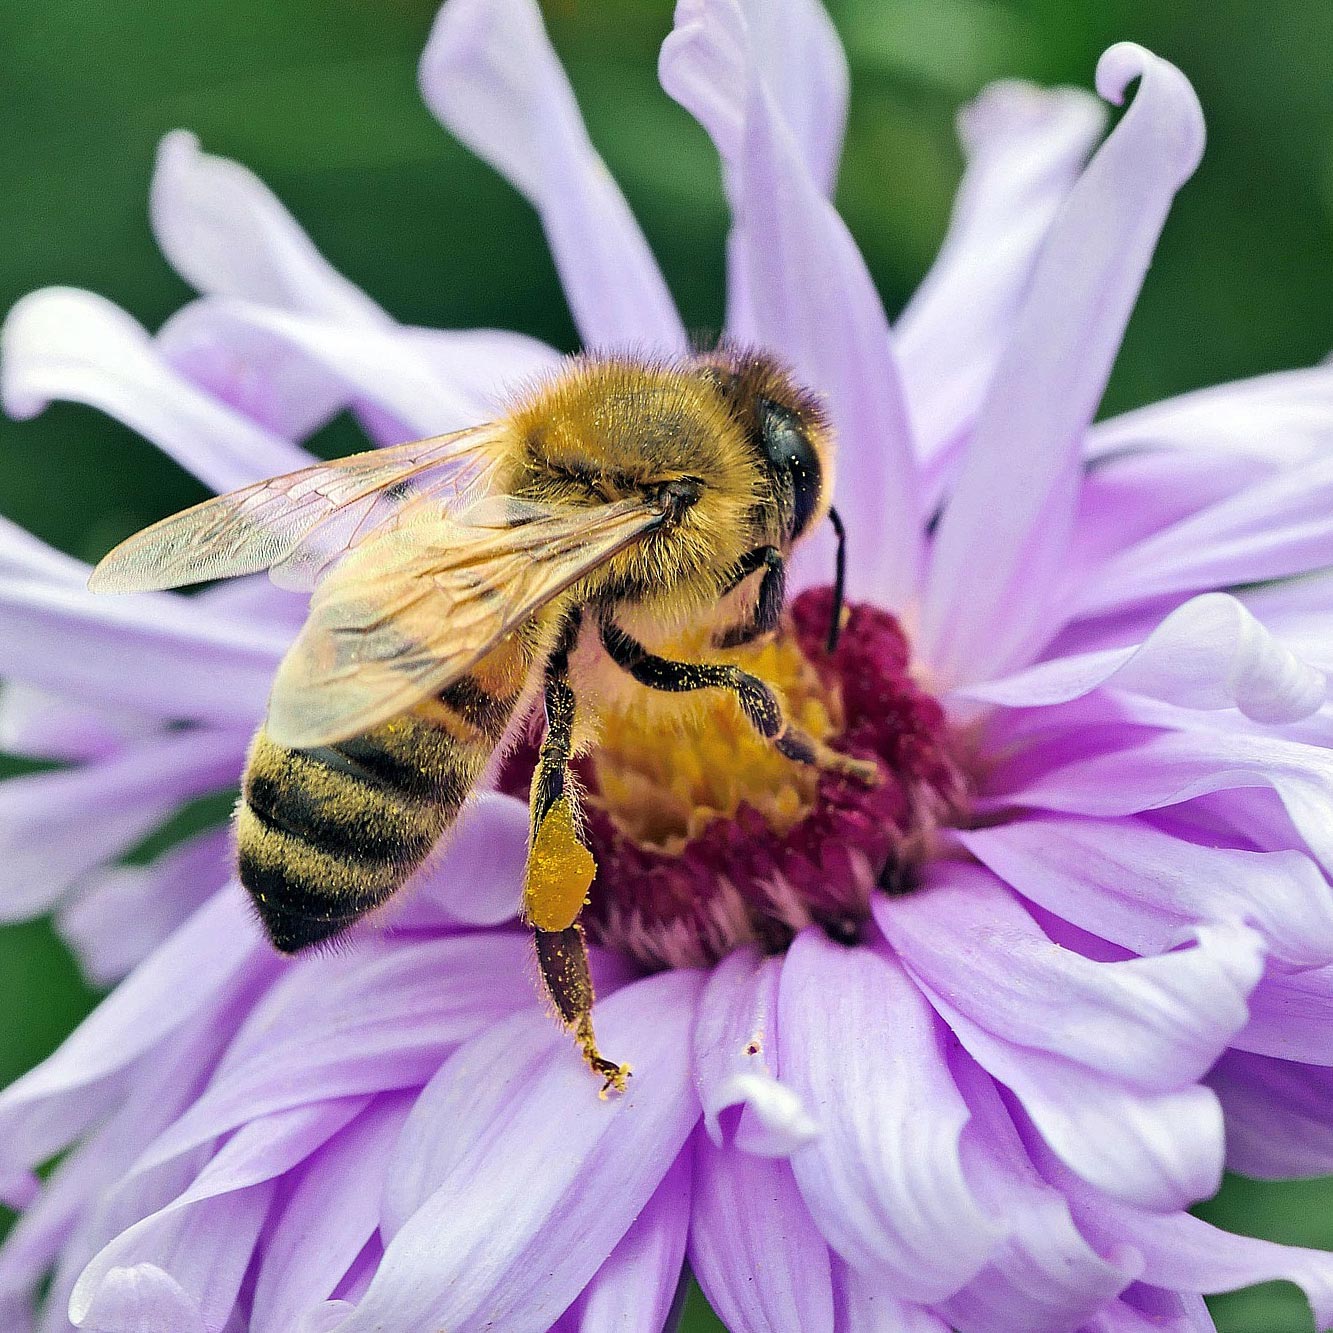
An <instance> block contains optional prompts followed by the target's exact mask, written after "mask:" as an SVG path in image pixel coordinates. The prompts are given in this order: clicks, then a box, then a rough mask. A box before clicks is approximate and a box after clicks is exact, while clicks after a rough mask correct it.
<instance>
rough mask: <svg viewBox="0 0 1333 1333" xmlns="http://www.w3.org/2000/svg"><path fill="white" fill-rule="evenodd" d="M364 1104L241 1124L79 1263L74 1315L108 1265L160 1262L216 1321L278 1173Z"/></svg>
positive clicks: (353, 1101)
mask: <svg viewBox="0 0 1333 1333" xmlns="http://www.w3.org/2000/svg"><path fill="white" fill-rule="evenodd" d="M365 1105H366V1102H365V1099H364V1098H348V1099H344V1100H342V1101H333V1102H324V1103H320V1104H317V1105H313V1106H302V1107H296V1108H294V1109H292V1110H289V1111H283V1112H279V1113H278V1114H276V1115H273V1116H267V1117H260V1118H257V1119H255V1120H252V1121H250V1122H249V1123H247V1124H245V1125H243V1126H242V1127H241V1128H240V1129H239V1130H238V1131H237V1132H236V1133H235V1134H234V1135H232V1137H231V1138H230V1139H228V1140H227V1142H226V1143H225V1144H223V1145H222V1147H221V1148H219V1149H218V1151H217V1152H216V1153H215V1154H214V1155H213V1156H212V1157H211V1158H210V1160H209V1162H208V1164H207V1165H206V1166H205V1167H204V1168H203V1170H202V1171H201V1172H200V1173H199V1175H198V1176H197V1177H196V1178H195V1180H194V1181H193V1182H192V1183H191V1185H190V1187H189V1188H188V1189H187V1190H185V1191H184V1193H182V1194H180V1195H179V1196H177V1197H176V1198H175V1199H173V1200H172V1201H171V1202H170V1203H168V1204H167V1205H166V1206H165V1207H163V1208H160V1209H158V1210H157V1211H156V1212H154V1213H152V1214H150V1215H149V1216H147V1217H144V1218H142V1219H141V1220H140V1221H138V1222H136V1223H135V1224H134V1225H133V1226H132V1227H129V1228H128V1229H127V1230H126V1231H124V1232H122V1233H121V1234H120V1235H119V1236H117V1237H116V1239H115V1240H113V1241H112V1242H111V1244H109V1245H108V1246H106V1247H105V1249H103V1250H102V1251H101V1253H100V1254H98V1255H97V1256H96V1257H95V1258H94V1259H93V1260H92V1262H91V1263H90V1264H89V1265H88V1266H87V1268H85V1269H84V1271H83V1273H82V1275H81V1276H80V1278H79V1280H78V1282H77V1283H76V1284H75V1287H74V1292H73V1294H72V1296H71V1297H70V1317H71V1319H72V1320H73V1322H74V1323H76V1324H78V1323H80V1322H81V1321H82V1319H83V1317H84V1315H85V1313H86V1312H87V1311H88V1310H89V1309H90V1308H91V1307H92V1306H93V1305H94V1304H95V1303H96V1301H97V1299H98V1296H99V1291H100V1288H101V1285H102V1283H103V1281H104V1280H105V1279H106V1277H107V1276H108V1275H109V1274H110V1273H111V1272H112V1271H114V1270H115V1269H117V1268H121V1267H132V1266H134V1265H135V1264H139V1263H157V1264H160V1265H161V1266H162V1267H163V1268H164V1269H165V1270H166V1271H167V1272H169V1273H170V1274H171V1275H172V1277H173V1278H175V1280H176V1281H177V1282H178V1283H179V1284H180V1285H181V1287H182V1288H183V1289H184V1290H185V1292H186V1294H187V1295H189V1296H190V1297H191V1298H192V1299H193V1300H195V1301H196V1302H197V1303H198V1306H199V1309H200V1313H201V1314H202V1316H203V1319H204V1323H205V1325H206V1326H208V1327H210V1328H217V1327H220V1325H221V1324H222V1323H223V1321H224V1320H225V1319H226V1317H227V1315H228V1313H229V1312H230V1310H231V1308H232V1306H233V1305H234V1304H235V1301H236V1296H237V1293H238V1291H239V1289H240V1283H241V1279H242V1277H243V1276H244V1274H245V1270H246V1268H247V1267H249V1263H250V1257H251V1254H252V1252H253V1248H254V1243H255V1240H256V1239H257V1237H258V1234H259V1228H260V1226H262V1225H263V1222H264V1219H265V1218H266V1217H267V1215H268V1210H269V1205H270V1203H271V1201H272V1196H273V1191H274V1189H275V1188H276V1185H277V1181H278V1180H279V1178H281V1177H282V1176H283V1175H284V1174H285V1173H286V1172H288V1171H291V1170H292V1169H293V1168H294V1167H296V1166H297V1165H298V1164H300V1163H301V1162H303V1161H305V1159H306V1158H307V1157H309V1156H310V1154H311V1153H313V1152H314V1151H315V1150H316V1149H317V1148H319V1147H320V1146H321V1145H322V1144H324V1143H325V1142H327V1141H328V1139H329V1138H330V1137H332V1136H333V1135H334V1134H336V1133H337V1132H338V1131H339V1130H340V1129H342V1128H343V1127H344V1126H345V1125H347V1124H348V1123H349V1122H350V1121H351V1120H353V1119H354V1118H355V1117H356V1116H357V1115H358V1114H359V1113H360V1112H361V1111H362V1110H363V1109H364V1107H365ZM125 1333H135V1331H134V1330H133V1329H132V1328H127V1329H126V1330H125Z"/></svg>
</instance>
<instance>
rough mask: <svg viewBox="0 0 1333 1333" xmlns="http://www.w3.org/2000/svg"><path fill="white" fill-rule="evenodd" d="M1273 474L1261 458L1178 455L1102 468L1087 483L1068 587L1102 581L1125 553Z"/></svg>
mask: <svg viewBox="0 0 1333 1333" xmlns="http://www.w3.org/2000/svg"><path fill="white" fill-rule="evenodd" d="M1275 470H1276V469H1275V468H1273V467H1272V466H1271V465H1270V464H1266V463H1264V462H1262V461H1260V460H1259V459H1257V458H1252V457H1242V456H1223V457H1220V458H1214V457H1211V456H1209V455H1207V454H1202V453H1183V452H1181V451H1179V450H1174V451H1169V450H1158V451H1156V452H1145V453H1135V454H1123V455H1117V456H1116V457H1114V458H1108V459H1105V460H1103V461H1102V462H1101V463H1099V464H1098V465H1097V466H1095V467H1092V468H1090V469H1089V470H1088V471H1086V472H1085V473H1084V476H1083V484H1082V486H1081V488H1080V491H1079V499H1078V512H1077V514H1076V516H1075V520H1074V524H1075V529H1074V537H1073V544H1072V546H1071V548H1070V552H1069V567H1068V571H1067V574H1066V586H1068V587H1070V588H1075V587H1077V586H1079V585H1080V584H1081V582H1082V581H1083V580H1084V579H1087V578H1092V577H1097V576H1099V575H1100V572H1101V566H1102V565H1103V564H1105V563H1106V561H1107V560H1108V559H1112V558H1114V557H1115V556H1117V555H1118V554H1119V553H1120V552H1121V551H1123V550H1124V549H1125V548H1126V547H1129V546H1133V545H1134V544H1135V543H1137V542H1141V541H1144V540H1145V539H1146V538H1148V537H1151V536H1153V534H1155V533H1158V532H1162V531H1164V530H1165V529H1167V528H1169V527H1171V526H1172V524H1175V523H1179V522H1180V521H1181V520H1182V519H1185V518H1188V517H1190V516H1191V515H1192V514H1197V513H1198V512H1199V511H1200V510H1201V509H1207V508H1208V507H1209V506H1210V505H1215V504H1218V503H1220V502H1221V501H1223V500H1228V499H1230V498H1231V497H1232V496H1234V495H1239V494H1241V493H1243V492H1244V491H1246V490H1248V489H1249V488H1250V487H1252V486H1258V485H1261V484H1262V483H1264V482H1266V481H1267V480H1268V479H1269V478H1270V477H1271V476H1272V475H1273V473H1274V471H1275Z"/></svg>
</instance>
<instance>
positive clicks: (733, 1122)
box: [694, 949, 819, 1157]
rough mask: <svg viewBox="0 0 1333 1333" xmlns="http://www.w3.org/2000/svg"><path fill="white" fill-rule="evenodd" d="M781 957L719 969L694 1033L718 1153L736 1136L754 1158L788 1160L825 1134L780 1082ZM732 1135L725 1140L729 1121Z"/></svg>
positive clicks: (743, 955) (748, 959) (733, 958)
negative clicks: (725, 1120)
mask: <svg viewBox="0 0 1333 1333" xmlns="http://www.w3.org/2000/svg"><path fill="white" fill-rule="evenodd" d="M781 971H782V966H781V963H780V962H779V961H778V960H777V959H776V958H768V959H761V958H760V957H759V955H758V954H757V952H756V951H754V950H753V949H737V950H736V951H735V952H733V953H730V954H728V955H727V957H726V958H724V959H723V960H722V961H721V962H720V963H719V964H718V965H717V967H716V968H715V969H714V970H713V972H712V974H711V975H710V977H709V979H708V986H707V989H706V990H705V991H704V998H703V1002H702V1003H701V1004H700V1006H699V1021H698V1022H697V1023H696V1024H695V1028H694V1069H695V1078H696V1079H697V1080H698V1084H699V1096H700V1100H701V1101H702V1102H703V1108H704V1126H705V1129H706V1130H707V1133H708V1137H709V1138H710V1139H712V1141H713V1143H714V1144H715V1145H716V1146H717V1147H719V1148H720V1147H721V1146H722V1144H723V1141H724V1138H734V1140H735V1142H736V1143H737V1144H738V1145H739V1146H740V1147H741V1148H743V1149H745V1150H746V1151H747V1152H754V1153H758V1154H760V1155H761V1156H764V1157H786V1156H789V1155H790V1154H791V1153H792V1152H793V1151H795V1149H797V1148H799V1147H800V1146H801V1145H802V1144H804V1143H809V1142H810V1140H811V1139H813V1138H815V1137H816V1136H817V1135H818V1133H819V1127H818V1125H817V1124H816V1123H815V1121H814V1119H813V1117H812V1116H811V1115H810V1113H809V1111H808V1110H807V1109H806V1107H805V1105H804V1103H803V1102H802V1100H801V1098H800V1097H799V1096H797V1094H796V1093H795V1091H794V1090H793V1089H792V1088H790V1087H789V1086H787V1085H786V1084H784V1083H780V1082H779V1081H778V1077H777V1076H778V1072H779V1071H778V1069H777V1058H778V1051H779V1044H778V1034H777V1017H778V1012H777V1011H778V978H779V976H780V975H781ZM733 1110H736V1111H737V1115H736V1116H733V1117H730V1118H729V1119H728V1128H729V1130H730V1129H733V1127H734V1132H733V1133H728V1134H725V1135H724V1132H723V1124H722V1115H723V1113H724V1112H727V1111H733Z"/></svg>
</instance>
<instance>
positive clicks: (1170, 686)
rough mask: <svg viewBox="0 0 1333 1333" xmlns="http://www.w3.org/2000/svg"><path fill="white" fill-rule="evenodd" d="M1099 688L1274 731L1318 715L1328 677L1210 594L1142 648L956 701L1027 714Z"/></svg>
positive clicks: (1067, 663) (1237, 606) (1081, 658)
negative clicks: (1229, 711) (1224, 711)
mask: <svg viewBox="0 0 1333 1333" xmlns="http://www.w3.org/2000/svg"><path fill="white" fill-rule="evenodd" d="M1097 689H1115V690H1126V691H1128V692H1129V693H1131V694H1143V695H1146V696H1148V697H1149V698H1152V699H1161V700H1162V701H1163V702H1165V703H1170V704H1175V705H1177V706H1178V707H1181V708H1198V709H1221V708H1239V709H1240V711H1241V712H1242V713H1244V714H1245V715H1246V717H1250V718H1253V719H1254V720H1255V721H1256V722H1265V723H1270V724H1276V723H1282V722H1297V721H1299V720H1300V719H1301V718H1303V717H1309V715H1310V714H1311V713H1314V712H1316V711H1317V710H1318V709H1319V707H1320V706H1321V705H1322V704H1323V703H1324V701H1325V699H1326V698H1327V696H1328V679H1327V677H1326V676H1325V674H1324V673H1323V672H1322V671H1320V670H1319V669H1318V668H1316V667H1314V666H1311V665H1310V664H1309V663H1308V662H1305V661H1303V660H1302V659H1301V658H1300V657H1298V656H1297V654H1296V653H1294V652H1292V650H1291V649H1290V648H1288V647H1287V646H1286V645H1285V644H1284V643H1283V642H1282V641H1281V640H1280V639H1278V638H1275V637H1274V636H1273V635H1272V634H1270V633H1269V632H1268V631H1267V630H1266V629H1265V628H1264V627H1263V625H1262V624H1261V623H1260V622H1259V621H1258V620H1256V619H1255V617H1254V616H1253V615H1251V614H1250V612H1249V611H1247V610H1246V609H1245V607H1244V606H1242V605H1241V603H1240V602H1238V601H1237V600H1236V599H1235V598H1234V597H1228V596H1227V595H1226V594H1225V593H1220V592H1217V593H1205V594H1204V595H1203V596H1201V597H1195V598H1194V599H1193V600H1191V601H1189V602H1186V603H1185V604H1184V606H1181V607H1179V608H1177V609H1176V610H1175V611H1173V612H1172V613H1171V614H1170V615H1169V616H1167V618H1166V619H1165V620H1163V621H1162V622H1161V624H1160V625H1158V626H1157V628H1156V629H1155V630H1153V632H1152V633H1151V634H1150V635H1149V636H1148V637H1147V638H1146V639H1145V640H1144V641H1143V642H1142V643H1140V644H1136V645H1133V646H1131V647H1127V648H1112V649H1106V650H1104V651H1102V652H1092V653H1081V654H1078V655H1077V656H1073V657H1061V658H1055V659H1053V660H1050V661H1045V662H1041V663H1039V664H1038V665H1037V666H1033V667H1028V668H1027V669H1026V670H1025V671H1020V672H1018V673H1017V674H1015V675H1012V676H1007V677H1004V678H1002V679H999V680H990V681H987V682H984V683H982V684H976V685H970V686H964V687H963V688H962V689H961V690H957V691H955V693H954V697H955V698H962V699H974V700H980V701H982V702H985V703H996V704H1004V705H1006V706H1008V707H1010V708H1028V707H1033V706H1044V705H1048V704H1057V703H1067V702H1068V701H1069V700H1070V699H1078V698H1081V697H1082V696H1083V695H1085V694H1091V693H1092V691H1093V690H1097Z"/></svg>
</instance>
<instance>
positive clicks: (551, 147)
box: [421, 0, 688, 351]
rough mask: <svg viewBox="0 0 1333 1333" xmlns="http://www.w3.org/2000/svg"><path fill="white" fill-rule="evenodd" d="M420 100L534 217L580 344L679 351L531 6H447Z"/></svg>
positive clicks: (628, 220) (635, 230) (424, 62)
mask: <svg viewBox="0 0 1333 1333" xmlns="http://www.w3.org/2000/svg"><path fill="white" fill-rule="evenodd" d="M421 91H422V94H423V96H424V97H425V99H426V103H427V105H428V106H429V107H430V108H431V110H432V111H434V112H435V114H436V115H437V116H438V117H439V118H440V120H441V121H442V122H443V123H444V124H445V125H446V126H447V127H448V128H449V129H450V130H452V131H453V133H454V134H456V135H457V136H458V137H459V138H460V139H461V140H462V141H463V142H464V143H465V144H467V146H468V147H469V148H471V149H472V150H473V152H475V153H476V154H477V155H478V156H480V157H482V158H484V159H485V160H486V161H487V162H489V163H490V164H491V165H492V166H493V167H495V169H496V170H497V171H499V172H501V173H502V174H503V175H504V176H506V177H507V178H508V179H509V180H510V181H511V182H512V183H513V184H514V186H515V187H516V188H517V189H518V190H520V191H521V192H522V193H523V194H525V195H526V196H527V198H528V199H529V201H530V202H531V203H532V205H533V207H535V208H536V210H537V212H538V214H539V215H540V217H541V220H542V226H543V228H544V229H545V231H546V239H547V241H548V243H549V244H550V247H551V253H552V255H553V256H554V258H555V264H556V268H557V269H558V270H559V272H560V280H561V282H562V283H563V284H564V288H565V295H566V297H567V299H568V301H569V305H570V309H571V310H572V312H573V315H574V322H575V323H576V324H577V325H578V328H579V333H580V334H581V335H582V337H583V341H584V343H585V344H586V345H588V346H600V345H606V344H617V345H624V344H627V343H629V344H634V343H638V344H645V345H646V346H648V347H650V348H656V349H659V350H670V351H681V350H684V349H685V347H686V346H687V345H688V344H687V339H686V337H685V331H684V328H683V326H682V325H681V322H680V316H679V315H678V314H677V313H676V308H675V305H674V304H673V303H672V300H671V294H670V292H668V291H667V287H666V283H665V282H664V281H663V279H662V274H661V272H660V271H659V270H658V267H657V263H656V261H655V260H654V259H653V256H652V252H651V251H650V250H649V249H648V243H647V242H646V241H645V240H644V238H643V233H642V232H641V231H640V230H639V227H638V224H637V223H636V222H635V220H634V217H633V215H632V214H631V213H630V210H629V206H628V204H626V202H625V198H624V196H623V195H622V194H621V193H620V190H619V188H618V187H617V186H616V184H615V182H614V181H613V180H612V179H611V175H610V173H609V172H608V171H607V169H606V166H605V164H604V163H603V162H602V159H601V158H600V157H598V156H597V153H596V151H595V149H594V148H593V146H592V144H591V143H590V142H589V140H588V133H587V131H586V130H585V129H584V127H583V120H582V117H581V116H580V115H579V109H578V105H577V103H576V102H575V101H574V94H573V91H572V90H571V88H570V86H569V81H568V79H567V78H566V77H565V72H564V70H563V69H561V67H560V63H559V61H558V60H557V59H556V56H555V52H554V51H552V49H551V45H550V42H549V41H548V40H547V36H546V31H545V29H544V28H543V26H542V20H541V14H540V12H539V10H538V8H537V6H536V3H535V0H449V3H448V4H446V5H445V6H444V8H443V9H441V10H440V14H439V17H438V18H437V19H436V21H435V28H434V30H433V31H432V32H431V35H430V41H429V42H428V43H427V45H426V51H425V54H424V55H423V56H422V58H421Z"/></svg>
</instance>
